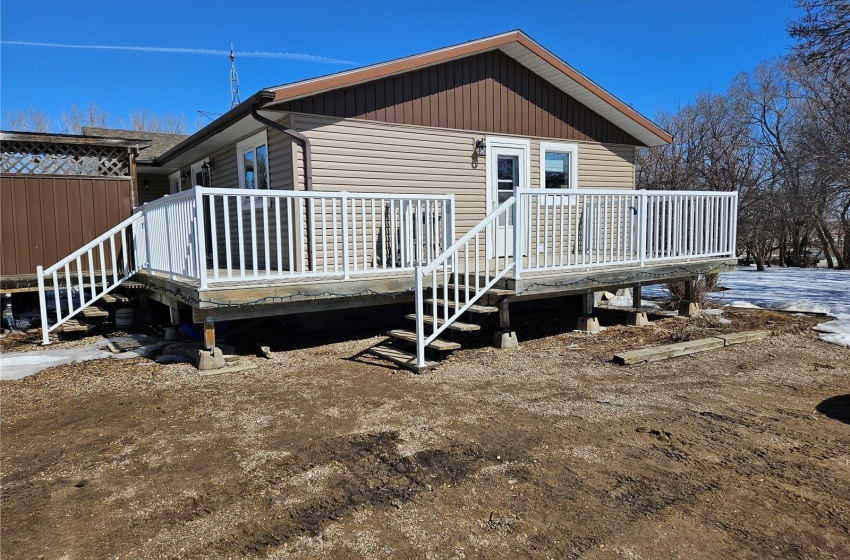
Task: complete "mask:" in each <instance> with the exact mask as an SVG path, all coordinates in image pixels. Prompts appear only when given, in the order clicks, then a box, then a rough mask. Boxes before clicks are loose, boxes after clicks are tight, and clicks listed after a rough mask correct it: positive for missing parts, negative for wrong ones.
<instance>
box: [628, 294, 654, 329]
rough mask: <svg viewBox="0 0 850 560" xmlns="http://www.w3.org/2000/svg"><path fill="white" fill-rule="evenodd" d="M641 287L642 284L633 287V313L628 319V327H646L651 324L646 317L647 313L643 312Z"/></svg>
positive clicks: (630, 313) (631, 312)
mask: <svg viewBox="0 0 850 560" xmlns="http://www.w3.org/2000/svg"><path fill="white" fill-rule="evenodd" d="M640 288H641V286H640V284H638V285H636V286H634V287H632V308H633V309H632V311H630V312H629V315H628V317H626V325H628V326H630V327H644V326H646V325H648V324H649V319H648V318H647V317H646V312H645V311H641V302H642V301H643V300H642V298H641V293H640V292H641V290H640Z"/></svg>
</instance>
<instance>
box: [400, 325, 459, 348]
mask: <svg viewBox="0 0 850 560" xmlns="http://www.w3.org/2000/svg"><path fill="white" fill-rule="evenodd" d="M387 336H391V337H393V338H397V339H399V340H405V341H407V342H413V343H416V333H415V332H413V331H407V330H404V329H393V330H391V331H389V332H388V333H387ZM428 348H433V349H434V350H439V351H441V352H448V351H449V350H458V349H459V348H460V344H458V343H457V342H450V341H448V340H443V339H440V338H437V339H434V340H432V341H431V343H430V344H428Z"/></svg>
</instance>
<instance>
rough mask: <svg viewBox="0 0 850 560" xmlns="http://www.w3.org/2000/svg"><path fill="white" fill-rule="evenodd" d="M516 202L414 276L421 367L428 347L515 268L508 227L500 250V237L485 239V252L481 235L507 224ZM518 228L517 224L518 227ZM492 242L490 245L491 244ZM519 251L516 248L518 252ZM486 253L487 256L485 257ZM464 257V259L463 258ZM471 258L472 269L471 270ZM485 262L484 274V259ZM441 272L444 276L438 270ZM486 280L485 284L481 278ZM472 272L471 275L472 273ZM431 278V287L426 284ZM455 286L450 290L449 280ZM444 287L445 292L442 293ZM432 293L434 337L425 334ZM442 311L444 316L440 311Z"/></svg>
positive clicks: (510, 202)
mask: <svg viewBox="0 0 850 560" xmlns="http://www.w3.org/2000/svg"><path fill="white" fill-rule="evenodd" d="M515 204H516V199H515V198H514V197H511V198H509V199H508V200H506V201H505V202H503V203H502V204H501V205H499V207H498V208H496V209H495V210H494V211H493V212H491V213H490V214H489V215H487V216H486V217H485V218H484V219H483V220H481V221H480V222H478V223H477V224H476V225H475V226H474V227H473V228H472V229H470V230H469V231H468V232H467V233H466V234H464V235H463V236H462V237H461V238H460V239H458V240H457V241H455V242H454V243H453V244H452V245H451V247H449V248H448V249H446V250H445V251H444V252H443V253H442V254H441V255H439V256H438V257H436V258H435V259H434V260H433V261H432V262H431V264H429V265H427V266H418V267H416V272H415V277H414V289H415V305H416V361H417V365H418V367H423V366H424V365H425V347H426V346H427V345H428V344H430V343H431V342H433V341H434V340H435V339H436V338H437V337H438V336H439V335H440V334H441V333H442V332H443V331H445V330H446V329H447V328H449V326H451V324H452V323H454V322H455V321H457V319H458V318H459V317H460V316H461V315H462V314H463V313H465V312H466V311H467V310H468V309H469V308H470V307H471V306H472V305H474V304H475V303H476V302H477V301H478V300H479V299H481V298H482V297H483V296H484V295H485V294H486V293H487V292H488V291H489V290H490V289H491V288H493V286H495V285H496V283H497V282H498V281H499V280H501V279H502V278H503V277H504V276H505V274H507V273H508V272H509V271H510V270H512V269H513V267H514V263H515V260H516V259H514V257H513V255H514V253H513V251H511V248H512V247H513V245H514V244H513V239H512V238H511V239H508V228H507V227H504V230H503V231H504V234H503V235H504V238H503V239H502V241H503V243H502V246H501V251H500V250H499V243H498V239H497V237H498V235H497V234H494V235H491V236H489V239H487V236H485V239H484V250H483V252H482V251H481V243H480V235H481V233H482V232H484V231H485V230H486V229H488V228H491V229H493V230H496V229H497V228H496V226H498V223H499V221H501V220H502V219H504V223H505V224H507V223H508V221H509V217H510V216H511V215H513V213H514V207H515ZM514 227H516V224H514ZM488 242H489V243H490V244H489V245H488ZM514 250H515V249H514ZM482 253H483V255H482ZM461 256H462V258H461ZM470 256H472V266H471V267H470ZM482 256H483V257H484V259H483V269H484V270H483V271H482V270H481V268H482V262H481V257H482ZM491 257H492V260H493V261H494V262H493V270H492V275H491V271H490V261H491ZM438 269H441V272H442V274H440V275H438V274H437V271H438ZM482 272H483V273H484V274H483V277H484V285H483V286H482V285H481V283H480V278H481V276H482V274H481V273H482ZM461 273H462V274H463V289H461V284H460V280H461ZM470 273H471V274H470ZM429 278H430V284H426V281H427V280H428V279H429ZM450 278H451V279H452V280H453V284H454V285H453V287H452V288H451V289H449V279H450ZM470 280H474V281H475V288H474V290H471V289H470V285H469V283H470ZM440 288H442V290H440ZM426 290H430V291H431V293H432V296H433V297H432V298H431V299H432V301H431V314H430V319H431V334H430V335H426V333H425V292H426ZM440 291H442V296H443V297H442V305H440V303H439V298H438V296H439V295H440V294H439V292H440ZM441 310H442V314H441V313H440V311H441Z"/></svg>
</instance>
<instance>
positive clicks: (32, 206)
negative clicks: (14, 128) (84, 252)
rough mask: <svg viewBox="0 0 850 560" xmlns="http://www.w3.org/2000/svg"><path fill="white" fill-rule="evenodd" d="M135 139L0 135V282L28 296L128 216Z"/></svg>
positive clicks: (132, 202)
mask: <svg viewBox="0 0 850 560" xmlns="http://www.w3.org/2000/svg"><path fill="white" fill-rule="evenodd" d="M148 145H149V142H148V141H145V140H136V139H118V138H102V137H93V136H75V135H62V134H41V133H28V132H2V133H0V149H1V151H2V154H0V216H2V217H0V236H2V238H1V239H0V282H2V289H3V290H5V291H15V290H28V289H31V288H32V287H33V284H34V283H35V274H36V267H37V266H39V265H42V266H49V265H51V264H53V263H55V262H56V261H58V260H59V259H61V258H63V257H65V256H66V255H68V254H70V253H71V252H73V251H75V250H77V249H79V248H80V247H81V246H83V245H85V244H86V243H88V242H89V241H90V240H91V239H93V238H94V237H96V236H98V235H100V234H101V233H103V232H105V231H107V230H109V229H110V228H111V227H113V226H115V225H116V224H118V223H120V222H121V221H123V220H125V219H126V218H128V217H129V216H130V214H131V213H132V211H133V207H134V206H135V205H136V195H135V192H134V191H135V188H134V187H135V185H134V180H135V156H136V154H138V151H139V150H140V149H142V148H144V147H147V146H148Z"/></svg>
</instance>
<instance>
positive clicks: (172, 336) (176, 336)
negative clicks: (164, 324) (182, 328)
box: [165, 327, 183, 342]
mask: <svg viewBox="0 0 850 560" xmlns="http://www.w3.org/2000/svg"><path fill="white" fill-rule="evenodd" d="M181 338H183V337H182V336H180V332H179V331H178V330H177V327H168V328H166V329H165V340H167V341H168V342H173V341H175V340H180V339H181Z"/></svg>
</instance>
